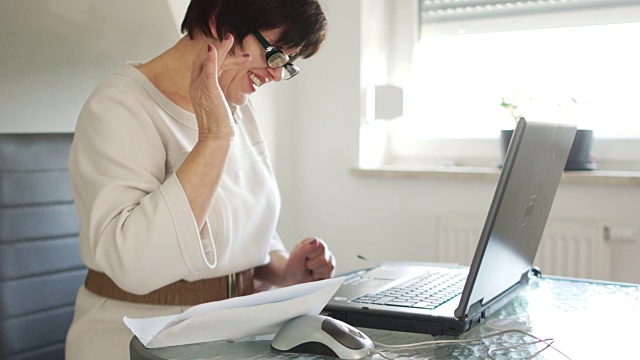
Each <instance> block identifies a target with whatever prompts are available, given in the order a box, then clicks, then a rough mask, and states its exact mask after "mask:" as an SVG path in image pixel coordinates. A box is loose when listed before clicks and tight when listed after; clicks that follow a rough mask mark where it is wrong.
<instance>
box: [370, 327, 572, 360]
mask: <svg viewBox="0 0 640 360" xmlns="http://www.w3.org/2000/svg"><path fill="white" fill-rule="evenodd" d="M510 333H519V334H523V335H526V336H529V337H532V338H534V339H536V341H531V342H525V343H522V344H516V345H512V346H508V347H500V348H494V349H489V351H488V353H487V355H488V356H489V358H490V359H494V360H495V358H494V357H493V354H494V353H495V352H498V351H505V350H511V349H515V348H519V347H522V346H529V345H535V344H539V343H544V344H545V345H546V346H545V347H543V348H542V349H541V350H539V351H537V352H536V353H534V354H533V355H531V356H530V357H528V358H527V360H529V359H533V358H535V357H536V356H538V355H539V354H540V353H541V352H543V351H544V350H546V349H548V348H552V349H553V350H555V351H556V352H558V353H559V354H560V355H562V356H564V357H565V358H567V359H568V360H571V358H570V357H569V356H567V355H566V354H565V353H563V352H562V351H560V350H559V349H558V348H556V347H555V346H553V342H554V340H553V339H541V338H539V337H537V336H535V335H533V334H530V333H528V332H526V331H522V330H515V329H513V330H504V331H499V332H496V333H493V334H489V335H486V336H481V337H477V338H473V339H463V340H436V341H423V342H419V343H413V344H399V345H389V344H383V343H380V342H377V341H373V343H374V344H375V345H376V346H380V347H383V348H387V349H401V348H410V347H422V346H434V345H446V344H466V343H470V342H476V341H480V340H485V339H490V338H493V337H496V336H500V335H505V334H510ZM375 353H377V354H379V355H381V356H383V357H384V358H385V359H390V358H389V357H387V356H386V355H384V354H381V353H380V352H379V351H378V350H376V351H375Z"/></svg>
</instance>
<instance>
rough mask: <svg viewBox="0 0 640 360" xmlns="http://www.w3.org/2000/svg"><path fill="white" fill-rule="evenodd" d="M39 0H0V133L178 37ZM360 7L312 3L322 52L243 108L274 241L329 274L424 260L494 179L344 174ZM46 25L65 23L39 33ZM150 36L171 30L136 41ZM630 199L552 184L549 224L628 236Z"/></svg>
mask: <svg viewBox="0 0 640 360" xmlns="http://www.w3.org/2000/svg"><path fill="white" fill-rule="evenodd" d="M39 1H40V2H41V4H45V5H44V6H43V7H39V8H37V9H39V10H38V11H35V12H33V9H34V7H33V6H32V5H33V3H32V1H15V0H0V9H2V11H0V35H2V36H0V41H1V42H0V64H2V66H0V76H1V81H0V110H1V112H0V113H1V114H2V115H1V118H0V132H5V133H6V132H64V131H73V128H74V125H75V118H76V116H77V112H78V111H79V109H80V106H81V105H82V103H83V102H84V99H85V98H86V96H87V95H88V93H89V91H90V90H91V89H93V87H94V86H95V85H96V83H97V82H98V80H99V79H101V78H103V77H104V75H106V74H107V73H109V72H111V71H112V70H113V67H114V66H117V65H118V64H120V63H121V62H122V61H124V60H127V59H147V58H149V57H151V56H154V55H156V54H157V53H159V52H160V51H162V50H163V49H164V48H166V47H168V46H170V45H171V44H172V43H173V41H174V38H173V37H174V36H175V39H177V35H173V34H174V33H173V31H174V29H173V28H172V27H173V26H174V25H175V24H174V23H173V22H175V20H174V19H173V18H172V17H173V16H174V13H175V10H172V9H170V8H169V7H168V6H167V5H166V4H165V3H164V2H160V1H158V2H157V3H156V4H157V6H156V7H154V8H153V11H154V12H157V14H155V15H154V16H156V19H160V20H161V21H159V22H158V23H159V24H160V25H158V24H156V23H155V22H149V19H151V18H152V17H149V13H148V12H147V15H146V17H145V19H146V20H145V19H142V18H136V16H129V15H131V14H132V13H127V12H126V11H124V10H123V9H124V6H125V4H134V5H131V6H133V7H132V8H131V9H132V10H131V11H134V10H135V11H138V13H144V11H143V10H144V9H143V7H141V6H137V5H135V4H142V3H144V1H135V2H129V1H128V0H118V1H115V2H108V3H109V4H110V5H109V6H106V5H104V4H106V2H102V1H98V0H95V1H84V2H80V1H75V0H49V1H46V0H39ZM171 1H174V0H171ZM362 1H370V0H348V1H345V0H324V1H322V3H323V4H325V10H326V11H327V14H328V17H329V22H330V31H329V40H328V42H327V44H326V46H325V47H324V49H323V50H322V51H321V52H320V53H319V54H318V55H317V56H315V57H313V58H311V59H308V60H303V61H301V62H300V66H301V68H302V73H301V74H300V75H299V76H298V77H296V78H295V79H294V80H292V81H291V82H288V83H286V82H283V83H280V84H271V85H269V86H268V87H265V88H264V89H260V91H259V92H258V93H257V94H256V96H255V99H254V104H255V106H256V108H257V109H258V110H259V111H260V115H261V116H260V117H261V122H262V124H263V127H264V133H265V135H266V136H267V138H268V140H269V142H270V149H271V153H272V157H273V160H274V163H275V168H276V172H277V175H278V179H279V183H280V186H281V190H282V195H283V210H282V217H281V223H280V227H279V229H280V233H281V235H282V236H283V238H284V239H285V241H286V242H287V243H288V244H289V245H290V246H292V245H294V244H295V243H297V241H299V240H300V239H302V238H303V237H305V236H310V235H313V236H319V237H321V238H323V239H325V240H326V241H327V242H329V244H330V245H331V247H332V249H333V251H334V253H335V254H336V256H337V258H338V264H339V269H338V270H339V271H347V270H351V269H354V268H358V267H362V266H365V265H366V264H364V263H363V262H362V261H360V260H357V259H356V255H357V254H362V255H364V256H367V257H369V258H371V259H374V260H382V259H384V260H419V261H425V260H426V261H428V260H433V259H434V257H433V256H432V254H433V241H430V239H433V238H434V236H435V219H436V217H437V216H438V215H441V214H450V213H477V214H481V215H482V214H483V213H485V212H486V210H487V208H488V206H489V202H490V200H491V196H492V193H493V190H494V187H495V183H493V182H468V181H464V182H463V181H425V180H415V179H394V180H391V179H369V178H360V177H354V176H353V175H351V173H350V172H351V169H352V168H353V167H354V166H356V165H357V164H358V132H359V126H360V117H361V111H360V99H361V94H362V92H361V82H362V81H361V79H360V75H359V74H360V53H361V51H362V50H361V40H360V26H361V20H360V4H361V2H362ZM74 4H75V5H74ZM78 4H85V5H83V6H79V7H78ZM101 4H103V5H104V6H101ZM53 5H55V6H53ZM52 6H53V7H52ZM60 6H63V7H64V6H67V7H70V8H71V10H69V9H66V10H67V11H66V12H65V13H64V14H67V15H63V14H60V12H59V11H54V10H55V9H60ZM30 11H31V12H30ZM135 11H134V13H133V14H134V15H135ZM68 14H74V16H71V17H69V15H68ZM100 14H109V15H108V17H118V16H121V15H122V14H124V15H126V14H129V15H127V16H125V18H126V19H122V20H121V21H123V22H125V23H127V24H131V23H133V24H137V25H138V26H140V28H139V31H136V32H135V34H134V35H135V36H131V32H122V31H121V30H122V29H118V28H110V27H108V26H107V25H106V22H105V21H104V19H105V17H104V16H101V15H100ZM124 15H122V16H124ZM39 17H40V18H39ZM43 19H48V20H43ZM53 19H57V20H58V21H63V23H64V21H66V22H67V24H68V26H62V27H61V28H56V27H53V28H51V27H47V26H49V25H47V23H46V21H51V20H53ZM162 19H164V20H162ZM154 26H155V27H154ZM161 29H164V30H161ZM156 30H157V31H156ZM161 31H171V33H168V34H165V35H164V36H159V37H155V38H147V37H146V36H145V35H144V34H148V33H149V32H152V33H155V34H156V35H158V32H161ZM118 34H119V35H118ZM123 34H124V35H127V34H129V35H127V36H130V39H129V40H131V42H130V45H129V48H115V47H110V46H107V44H108V42H107V41H106V40H105V39H113V38H115V39H119V41H116V43H123V44H124V43H127V42H126V41H124V40H127V39H122V38H118V37H119V36H120V37H121V36H123ZM639 199H640V189H638V188H633V187H620V188H612V187H595V186H594V187H590V186H567V185H561V186H560V189H559V191H558V195H557V199H556V203H555V205H554V208H553V210H552V214H551V216H552V218H554V217H555V218H562V217H565V218H583V219H587V220H598V221H602V222H609V223H612V224H616V225H621V226H630V227H638V214H640V211H639V210H640V205H638V200H639ZM614 256H615V259H616V261H615V262H614V263H613V269H612V273H613V275H614V278H615V279H616V280H620V281H632V282H640V261H638V259H640V244H638V243H637V242H636V243H630V244H615V248H614Z"/></svg>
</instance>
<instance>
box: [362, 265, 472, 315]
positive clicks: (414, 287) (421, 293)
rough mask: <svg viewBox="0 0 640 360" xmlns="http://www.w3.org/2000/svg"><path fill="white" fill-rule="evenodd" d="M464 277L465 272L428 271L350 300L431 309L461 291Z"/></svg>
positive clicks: (465, 275)
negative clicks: (395, 284) (398, 283)
mask: <svg viewBox="0 0 640 360" xmlns="http://www.w3.org/2000/svg"><path fill="white" fill-rule="evenodd" d="M466 278H467V274H466V273H460V272H450V273H442V272H428V273H426V274H424V275H421V276H419V277H416V278H414V279H411V280H409V281H407V282H405V283H402V284H400V285H397V286H394V287H391V288H389V289H386V290H383V291H380V292H378V293H375V294H366V295H363V296H360V297H358V298H356V299H354V300H352V302H356V303H362V304H376V305H390V306H401V307H410V308H418V309H427V310H433V309H435V308H437V307H438V306H440V305H442V304H444V303H445V302H447V301H449V300H451V299H453V298H454V297H456V296H458V295H459V294H460V293H462V288H463V287H464V283H465V280H466Z"/></svg>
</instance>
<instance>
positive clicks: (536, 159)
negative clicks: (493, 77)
mask: <svg viewBox="0 0 640 360" xmlns="http://www.w3.org/2000/svg"><path fill="white" fill-rule="evenodd" d="M575 133H576V127H575V126H573V125H563V124H550V123H540V122H532V121H527V120H525V119H524V118H521V119H520V120H519V121H518V125H517V127H516V130H515V131H514V133H513V137H512V139H511V144H510V145H509V149H508V151H507V154H506V156H505V160H504V165H503V167H502V172H501V174H500V178H499V180H498V185H497V189H496V192H495V194H494V197H493V200H492V203H491V206H490V208H489V212H488V215H487V219H486V222H485V224H484V228H483V230H482V233H481V235H480V239H479V242H478V247H477V248H476V252H475V254H474V257H473V261H472V262H471V266H470V269H469V276H468V278H467V282H466V284H465V287H464V290H463V293H462V297H461V300H460V305H459V306H458V308H457V309H456V311H455V315H456V317H458V318H463V317H465V315H472V314H474V313H476V312H477V311H479V310H480V309H482V308H483V307H484V305H486V304H487V303H489V302H491V301H492V300H493V299H495V298H496V297H498V296H499V295H500V294H502V293H504V292H505V291H506V290H507V289H510V288H512V287H513V286H515V285H517V284H518V283H519V282H520V280H521V279H522V278H523V276H527V275H528V273H529V272H530V270H531V268H532V266H533V260H534V258H535V256H536V252H537V251H538V245H539V244H540V239H541V237H542V233H543V231H544V228H545V225H546V222H547V218H548V216H549V212H550V210H551V205H552V204H553V199H554V196H555V193H556V190H557V187H558V184H559V182H560V178H561V177H562V172H563V169H564V166H565V163H566V162H567V157H568V155H569V150H570V149H571V145H572V143H573V137H574V136H575ZM483 259H485V261H483ZM486 259H491V260H490V261H489V260H486Z"/></svg>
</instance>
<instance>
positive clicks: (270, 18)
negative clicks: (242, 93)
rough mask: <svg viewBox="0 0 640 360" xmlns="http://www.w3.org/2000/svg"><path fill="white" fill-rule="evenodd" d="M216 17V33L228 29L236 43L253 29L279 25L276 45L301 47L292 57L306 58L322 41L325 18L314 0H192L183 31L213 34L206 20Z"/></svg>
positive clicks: (314, 51)
mask: <svg viewBox="0 0 640 360" xmlns="http://www.w3.org/2000/svg"><path fill="white" fill-rule="evenodd" d="M212 18H213V19H215V24H216V32H217V33H218V35H219V36H224V35H223V34H227V33H230V34H232V35H233V37H234V38H235V39H236V44H242V41H243V40H244V38H245V37H246V36H247V35H249V34H251V32H253V31H254V30H258V31H266V30H273V29H280V28H282V30H283V31H282V35H280V38H279V39H278V40H277V41H276V42H275V43H273V44H272V45H273V46H276V47H278V48H300V50H299V51H298V52H297V53H296V54H294V55H293V56H292V60H295V58H298V57H302V58H308V57H310V56H312V55H313V54H315V53H316V52H318V50H319V49H320V46H322V44H323V43H324V41H325V38H326V33H327V26H328V25H327V19H326V17H325V14H324V12H323V11H322V8H321V7H320V4H319V3H318V1H317V0H191V3H190V4H189V7H188V8H187V12H186V14H185V17H184V20H183V22H182V32H183V33H187V34H189V38H191V39H193V38H194V36H195V34H196V32H200V33H202V34H204V35H205V36H208V37H213V34H212V33H211V29H210V27H209V20H210V19H212Z"/></svg>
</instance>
